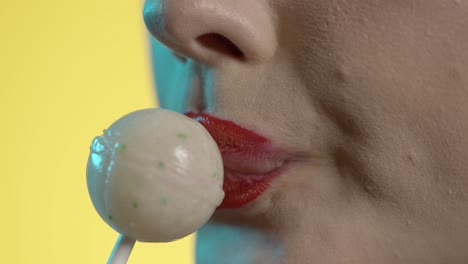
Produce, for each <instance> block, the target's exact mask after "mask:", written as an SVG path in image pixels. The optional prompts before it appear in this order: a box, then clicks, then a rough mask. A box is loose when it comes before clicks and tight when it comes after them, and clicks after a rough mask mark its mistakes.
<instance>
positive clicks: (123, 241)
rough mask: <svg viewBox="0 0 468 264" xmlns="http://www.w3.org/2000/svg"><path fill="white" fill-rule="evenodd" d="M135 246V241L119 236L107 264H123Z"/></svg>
mask: <svg viewBox="0 0 468 264" xmlns="http://www.w3.org/2000/svg"><path fill="white" fill-rule="evenodd" d="M134 245H135V239H132V238H129V237H126V236H123V235H119V238H118V239H117V242H115V246H114V249H113V250H112V253H111V255H110V257H109V260H108V261H107V264H125V263H127V260H128V257H129V256H130V253H131V252H132V249H133V246H134Z"/></svg>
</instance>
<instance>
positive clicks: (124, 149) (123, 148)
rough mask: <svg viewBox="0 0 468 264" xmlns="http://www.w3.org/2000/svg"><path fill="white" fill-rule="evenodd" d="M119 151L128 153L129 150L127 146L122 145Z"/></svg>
mask: <svg viewBox="0 0 468 264" xmlns="http://www.w3.org/2000/svg"><path fill="white" fill-rule="evenodd" d="M119 150H120V151H121V152H124V151H126V150H127V145H125V144H120V146H119Z"/></svg>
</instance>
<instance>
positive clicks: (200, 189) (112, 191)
mask: <svg viewBox="0 0 468 264" xmlns="http://www.w3.org/2000/svg"><path fill="white" fill-rule="evenodd" d="M87 182H88V190H89V194H90V196H91V200H92V202H93V205H94V207H95V208H96V210H97V212H98V213H99V215H100V216H101V217H102V219H104V221H106V222H107V223H108V224H109V225H110V226H111V227H112V228H113V229H115V230H116V231H117V232H119V233H121V234H122V235H123V236H124V237H123V238H124V239H121V240H119V241H127V244H128V245H129V248H127V249H126V250H125V248H124V247H122V249H121V251H122V250H123V251H126V253H124V254H123V255H126V256H124V257H122V259H123V258H125V261H126V258H128V254H129V253H130V251H131V247H133V243H134V241H135V240H138V241H142V242H168V241H172V240H176V239H179V238H182V237H185V236H187V235H189V234H191V233H193V232H195V231H196V230H197V229H198V228H200V227H201V226H202V225H203V224H205V223H206V222H207V221H208V220H209V218H210V217H211V215H212V214H213V212H214V210H215V209H216V207H217V206H219V205H220V204H221V202H222V200H223V197H224V192H223V190H222V185H223V164H222V158H221V154H220V152H219V149H218V147H217V145H216V142H215V141H214V140H213V138H212V137H211V136H210V134H209V133H208V132H207V131H206V130H205V128H204V127H203V126H202V125H201V124H199V123H198V122H196V121H194V120H192V119H191V118H189V117H186V116H184V115H182V114H179V113H176V112H172V111H169V110H163V109H145V110H140V111H136V112H133V113H130V114H128V115H126V116H124V117H122V118H121V119H119V120H118V121H116V122H115V123H114V124H112V125H111V127H110V128H109V129H107V130H105V131H104V134H103V135H102V136H98V137H96V138H95V139H94V140H93V143H92V145H91V153H90V156H89V160H88V166H87ZM117 244H119V243H117ZM123 251H122V252H123ZM122 252H120V253H119V246H118V245H117V246H116V249H114V255H115V256H117V255H119V254H122ZM110 262H111V263H117V262H112V261H110ZM119 263H120V262H119Z"/></svg>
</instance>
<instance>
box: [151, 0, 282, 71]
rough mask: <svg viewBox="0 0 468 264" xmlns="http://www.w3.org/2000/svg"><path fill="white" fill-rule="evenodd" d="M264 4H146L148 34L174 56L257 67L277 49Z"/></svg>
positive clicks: (208, 0)
mask: <svg viewBox="0 0 468 264" xmlns="http://www.w3.org/2000/svg"><path fill="white" fill-rule="evenodd" d="M266 2H267V1H266V0H258V1H257V0H256V1H253V0H147V1H146V2H145V6H144V10H143V15H144V20H145V24H146V26H147V28H148V30H149V31H150V33H151V34H152V35H153V36H154V37H155V38H156V39H158V40H159V41H160V42H162V43H163V44H164V45H166V46H167V47H169V48H170V49H172V50H173V51H175V52H176V53H178V54H180V55H183V56H187V57H190V58H192V59H194V60H197V61H200V62H203V63H206V64H209V65H216V64H219V63H221V62H222V61H225V60H226V59H229V60H232V59H234V60H237V61H240V62H243V63H249V64H256V63H263V62H266V61H268V60H270V59H271V58H272V57H273V56H274V54H275V52H276V49H277V40H276V34H275V26H274V22H275V21H274V19H273V16H272V12H271V9H270V8H269V6H268V4H267V3H266Z"/></svg>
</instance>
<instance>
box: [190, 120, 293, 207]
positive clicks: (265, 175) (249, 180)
mask: <svg viewBox="0 0 468 264" xmlns="http://www.w3.org/2000/svg"><path fill="white" fill-rule="evenodd" d="M186 115H187V116H188V117H191V118H193V119H195V120H197V121H198V122H200V124H202V125H203V126H204V127H205V128H206V130H208V132H209V133H210V135H211V136H212V137H213V139H214V140H215V141H216V143H217V145H218V147H219V150H220V152H221V155H222V157H223V165H224V184H223V190H224V193H225V196H224V200H223V202H222V203H221V205H220V206H219V207H218V209H223V208H240V207H242V206H244V205H246V204H247V203H249V202H251V201H253V200H255V199H256V198H257V197H259V196H260V195H261V194H262V193H264V192H265V191H266V190H267V189H268V188H269V187H270V185H271V182H272V181H273V179H274V178H275V177H277V176H279V174H281V172H282V171H283V167H284V166H283V165H284V163H285V161H286V159H287V153H286V152H285V151H283V150H282V149H280V148H277V147H274V146H273V144H272V142H271V141H270V140H269V139H267V138H266V137H264V136H261V135H259V134H257V133H255V132H253V131H252V130H249V129H246V128H243V127H241V126H239V125H237V124H235V123H234V122H232V121H228V120H223V119H219V118H216V117H213V116H210V115H209V114H207V113H199V114H195V113H192V112H189V113H187V114H186Z"/></svg>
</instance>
